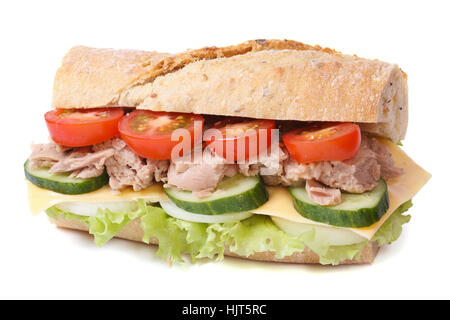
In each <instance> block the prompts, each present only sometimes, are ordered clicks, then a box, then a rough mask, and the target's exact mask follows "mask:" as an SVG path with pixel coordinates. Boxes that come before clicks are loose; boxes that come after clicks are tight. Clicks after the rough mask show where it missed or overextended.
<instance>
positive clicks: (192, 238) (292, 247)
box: [47, 201, 412, 265]
mask: <svg viewBox="0 0 450 320" xmlns="http://www.w3.org/2000/svg"><path fill="white" fill-rule="evenodd" d="M411 205H412V204H411V201H408V202H405V203H404V204H402V205H401V206H400V207H399V208H398V209H397V210H396V211H395V212H394V213H393V214H392V215H391V216H390V217H389V219H387V220H386V222H385V223H384V224H383V225H382V226H381V227H380V229H379V230H378V231H377V233H376V234H375V235H374V236H373V238H372V239H371V240H372V241H377V242H378V244H379V245H383V244H390V243H392V242H393V241H395V240H397V239H398V237H399V236H400V234H401V232H402V225H403V224H405V223H407V222H408V221H409V219H410V216H404V215H403V213H404V212H405V211H407V210H408V209H409V208H410V207H411ZM47 214H48V215H49V216H51V217H53V218H56V217H57V215H58V214H62V215H63V216H64V217H65V218H66V219H69V220H78V221H81V222H83V223H85V224H87V225H88V227H89V232H90V233H91V234H93V235H94V237H95V242H96V244H97V245H99V246H101V245H103V244H104V243H105V242H106V241H108V240H109V239H111V238H112V237H114V235H116V234H117V233H118V232H119V231H120V230H121V229H122V228H123V227H124V226H125V225H126V224H127V223H129V222H130V221H132V220H133V219H136V218H141V227H142V229H143V231H144V236H143V239H142V241H144V242H145V243H149V242H150V239H154V238H155V239H157V240H158V243H159V247H158V251H157V255H158V256H160V257H161V258H163V259H165V260H167V261H169V262H171V263H172V262H175V263H180V262H183V261H185V260H184V259H183V257H184V255H188V256H190V258H191V261H192V262H194V263H195V262H196V260H197V259H200V258H210V259H216V260H221V259H223V256H224V251H225V248H228V249H229V250H230V252H232V253H236V254H238V255H240V256H245V257H248V256H250V255H252V254H253V253H255V252H265V251H271V252H274V254H275V257H276V258H279V259H281V258H284V257H286V256H290V255H292V254H293V253H295V252H299V253H300V252H302V251H303V250H304V249H305V247H309V248H310V249H311V250H312V251H313V252H315V253H316V254H317V255H318V256H319V257H320V263H321V264H332V265H336V264H339V263H340V262H341V261H343V260H346V259H354V258H356V259H358V258H359V257H360V255H361V253H362V250H363V248H364V246H365V245H366V244H367V243H368V241H364V242H361V243H357V244H352V245H346V246H330V245H329V244H327V243H320V242H318V241H317V240H316V238H315V232H314V230H311V231H308V232H305V233H303V234H301V235H300V236H297V237H293V236H289V235H287V234H286V233H285V232H283V231H282V230H280V229H279V228H278V227H277V226H276V225H275V224H274V223H273V222H272V220H271V219H270V217H268V216H263V215H253V216H252V217H250V218H248V219H245V220H242V221H238V222H228V223H213V224H206V223H197V222H189V221H184V220H180V219H176V218H173V217H170V216H169V215H168V214H167V213H166V212H165V211H164V210H163V209H162V208H160V207H156V206H152V205H151V204H149V203H146V202H144V201H139V206H138V209H137V210H136V211H135V212H131V213H126V212H123V213H113V212H110V211H109V210H99V212H98V214H97V215H96V216H95V217H83V216H77V215H75V214H72V213H69V212H64V211H61V210H59V209H56V208H55V207H52V208H50V209H48V210H47Z"/></svg>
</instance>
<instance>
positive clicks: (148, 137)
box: [119, 110, 204, 160]
mask: <svg viewBox="0 0 450 320" xmlns="http://www.w3.org/2000/svg"><path fill="white" fill-rule="evenodd" d="M196 121H198V122H200V123H201V128H199V129H201V130H203V123H204V119H203V117H202V116H201V115H197V114H191V113H175V112H162V111H161V112H155V111H149V110H135V111H133V112H130V113H128V114H127V115H125V116H124V117H123V118H122V120H120V122H119V132H120V136H121V137H122V139H123V140H124V141H125V142H126V143H127V145H128V146H129V147H130V148H131V149H133V151H134V152H136V153H137V154H138V155H140V156H141V157H144V158H148V159H154V160H165V159H170V158H171V153H172V149H173V148H174V147H175V146H176V145H177V144H178V143H179V142H180V140H181V139H182V138H180V140H176V141H172V132H173V131H175V130H176V129H186V130H187V131H188V133H189V135H190V137H191V148H192V147H193V146H194V138H195V137H194V122H196ZM201 130H200V133H201V132H202V131H201ZM200 138H201V135H200ZM177 156H179V155H177Z"/></svg>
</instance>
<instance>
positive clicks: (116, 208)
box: [55, 200, 138, 216]
mask: <svg viewBox="0 0 450 320" xmlns="http://www.w3.org/2000/svg"><path fill="white" fill-rule="evenodd" d="M55 207H56V208H58V209H60V210H63V211H67V212H70V213H73V214H78V215H80V216H95V215H96V214H97V210H98V209H99V208H100V209H109V210H110V211H111V212H124V211H125V212H132V211H135V210H137V208H138V203H137V201H132V200H131V201H107V202H62V203H58V204H57V205H55Z"/></svg>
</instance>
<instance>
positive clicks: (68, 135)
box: [44, 108, 123, 147]
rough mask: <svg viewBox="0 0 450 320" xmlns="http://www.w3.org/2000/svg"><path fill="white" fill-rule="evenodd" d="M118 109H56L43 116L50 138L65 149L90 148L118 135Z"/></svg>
mask: <svg viewBox="0 0 450 320" xmlns="http://www.w3.org/2000/svg"><path fill="white" fill-rule="evenodd" d="M122 116H123V110H122V109H120V108H95V109H56V110H51V111H48V112H47V113H46V114H45V116H44V117H45V122H46V123H47V128H48V131H49V132H50V137H51V138H52V140H53V141H55V142H56V143H58V144H60V145H63V146H67V147H83V146H90V145H93V144H96V143H100V142H103V141H106V140H108V139H111V138H112V137H114V136H115V135H117V134H118V133H119V131H118V129H117V125H118V123H119V120H120V118H122Z"/></svg>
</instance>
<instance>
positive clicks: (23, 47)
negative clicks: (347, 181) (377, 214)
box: [0, 0, 450, 299]
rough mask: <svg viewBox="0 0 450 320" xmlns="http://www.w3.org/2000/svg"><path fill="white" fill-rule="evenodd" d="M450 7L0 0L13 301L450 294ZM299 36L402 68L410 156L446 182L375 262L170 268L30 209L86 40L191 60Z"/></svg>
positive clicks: (6, 247)
mask: <svg viewBox="0 0 450 320" xmlns="http://www.w3.org/2000/svg"><path fill="white" fill-rule="evenodd" d="M449 9H450V8H449V5H448V1H430V0H429V1H421V2H419V1H393V0H390V1H380V0H377V1H305V2H303V1H291V2H287V1H280V0H276V1H262V0H260V1H255V2H253V1H243V0H240V1H231V0H227V1H204V2H196V1H192V0H190V1H179V2H177V1H158V2H151V1H130V0H127V1H111V0H110V1H93V0H90V1H80V0H78V1H73V2H69V1H54V2H50V1H28V2H24V1H1V4H0V30H1V31H0V34H1V37H0V46H1V50H0V57H1V59H0V72H1V76H0V81H1V83H0V84H1V87H0V88H1V89H0V90H1V104H2V105H1V110H2V117H1V122H0V123H1V124H0V130H1V131H0V133H1V137H2V148H1V149H0V150H1V151H0V152H1V157H0V159H1V160H0V161H1V166H0V168H1V171H0V172H1V173H0V174H1V184H0V188H1V193H0V194H1V205H2V210H1V213H0V298H162V299H165V298H194V299H197V298H223V299H227V298H233V299H240V298H247V299H259V298H261V299H271V298H274V299H304V298H308V299H309V298H450V293H449V289H448V288H449V287H450V277H449V270H448V268H449V265H450V249H449V248H450V246H449V245H448V242H449V231H450V230H449V226H450V210H449V204H448V202H449V198H450V193H449V192H448V190H447V188H448V181H449V174H448V167H449V165H448V162H449V152H448V147H449V141H448V139H449V132H450V125H449V122H448V119H449V117H450V105H449V98H448V97H449V94H448V93H449V92H450V80H449V72H450V70H449V61H450V58H449V49H450V46H449V31H450V23H449V12H450V10H449ZM257 38H282V39H284V38H287V39H294V40H298V41H302V42H305V43H309V44H319V45H322V46H328V47H331V48H335V49H337V50H339V51H342V52H344V53H350V54H352V53H356V54H358V55H359V56H362V57H367V58H378V59H380V60H384V61H388V62H394V63H398V64H399V65H400V66H401V67H402V69H403V70H405V71H406V72H407V73H408V75H409V89H410V91H409V92H410V95H409V97H410V121H409V129H408V135H407V138H406V140H405V141H404V149H405V150H406V151H407V153H408V154H409V155H410V156H411V157H412V158H413V159H414V160H415V161H416V162H418V163H419V164H420V165H422V166H423V167H424V168H425V169H427V170H428V171H430V172H431V173H432V174H433V177H432V179H431V180H430V182H429V183H428V185H426V187H425V188H424V189H423V190H422V191H421V192H420V193H419V195H418V196H416V197H415V198H414V206H413V208H412V209H411V210H410V214H411V215H412V217H413V218H412V220H411V222H410V223H409V224H408V225H407V227H406V228H405V230H404V233H403V235H402V237H401V238H400V240H399V241H397V242H396V243H394V244H393V245H392V246H390V247H385V248H383V249H382V250H381V251H380V253H379V255H378V257H377V259H376V260H375V263H374V264H373V265H371V266H340V267H334V268H333V267H323V266H305V265H282V264H274V263H258V262H251V261H244V260H239V259H226V260H225V261H224V262H222V263H201V264H198V265H194V266H191V265H186V266H172V267H170V266H168V265H167V264H166V263H165V262H163V261H161V260H159V258H157V257H156V256H155V249H154V248H148V247H146V246H145V245H141V244H137V243H132V242H127V241H123V240H112V241H111V242H110V243H108V244H107V245H105V246H104V247H103V248H102V249H99V248H97V247H96V246H95V245H94V243H93V241H92V239H91V238H90V237H89V236H88V235H86V234H84V233H78V232H74V231H65V230H58V229H57V228H55V227H54V226H53V225H51V224H49V223H48V222H47V220H46V217H45V215H44V214H41V215H39V216H36V217H33V216H31V215H30V214H29V210H28V207H27V200H26V189H25V181H24V177H23V172H22V170H23V169H22V165H23V162H24V160H25V159H26V158H27V156H28V153H29V144H30V142H32V141H35V142H42V141H45V140H46V137H47V131H46V127H45V124H44V118H43V115H44V112H45V111H47V110H49V109H50V103H51V93H52V85H53V76H54V73H55V71H56V68H57V67H58V65H59V63H60V61H61V58H62V56H63V55H64V54H65V52H66V51H67V50H68V49H69V48H70V47H71V46H74V45H78V44H83V45H88V46H95V47H113V48H133V49H147V50H158V51H165V52H179V51H182V50H185V49H187V48H199V47H202V46H207V45H218V46H221V45H229V44H235V43H239V42H242V41H245V40H248V39H257Z"/></svg>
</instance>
